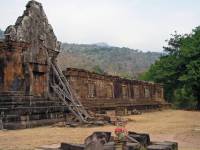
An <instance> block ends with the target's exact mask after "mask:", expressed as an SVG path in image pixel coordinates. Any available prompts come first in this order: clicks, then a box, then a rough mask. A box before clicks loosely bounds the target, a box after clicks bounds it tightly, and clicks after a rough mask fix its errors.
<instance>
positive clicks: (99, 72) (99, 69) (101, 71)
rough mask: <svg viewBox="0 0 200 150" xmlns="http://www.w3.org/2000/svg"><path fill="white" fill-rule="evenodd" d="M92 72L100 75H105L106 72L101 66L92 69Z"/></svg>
mask: <svg viewBox="0 0 200 150" xmlns="http://www.w3.org/2000/svg"><path fill="white" fill-rule="evenodd" d="M92 71H94V72H95V73H98V74H105V72H104V70H103V69H101V67H100V66H99V65H95V66H94V67H92Z"/></svg>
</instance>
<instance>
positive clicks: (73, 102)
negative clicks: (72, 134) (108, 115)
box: [51, 62, 90, 123]
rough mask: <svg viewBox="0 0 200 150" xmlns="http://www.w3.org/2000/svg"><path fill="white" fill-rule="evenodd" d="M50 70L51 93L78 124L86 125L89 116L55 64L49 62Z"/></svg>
mask: <svg viewBox="0 0 200 150" xmlns="http://www.w3.org/2000/svg"><path fill="white" fill-rule="evenodd" d="M51 68H52V71H53V82H52V83H51V87H52V89H53V91H54V92H55V93H56V95H57V96H58V97H59V99H60V100H62V101H63V103H64V104H65V105H66V106H67V107H68V109H69V111H71V112H72V113H73V114H74V115H75V116H76V118H77V119H78V120H79V121H80V122H83V123H87V122H88V119H89V118H90V116H89V114H88V113H87V111H86V110H85V108H84V106H83V105H82V104H81V102H80V101H79V100H78V99H77V98H76V96H75V93H74V91H73V90H72V88H71V87H70V85H69V82H68V81H67V79H66V78H65V76H64V75H63V73H62V71H61V70H60V69H59V67H58V66H57V64H56V63H52V62H51Z"/></svg>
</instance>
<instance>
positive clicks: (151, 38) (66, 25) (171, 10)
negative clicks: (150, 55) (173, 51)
mask: <svg viewBox="0 0 200 150" xmlns="http://www.w3.org/2000/svg"><path fill="white" fill-rule="evenodd" d="M38 1H39V2H41V3H42V5H43V7H44V10H45V12H46V15H47V17H48V19H49V23H50V24H51V25H52V26H53V29H54V32H55V34H56V36H57V38H58V40H59V41H61V42H67V43H78V44H92V43H98V42H105V43H108V44H109V45H112V46H119V47H129V48H133V49H139V50H142V51H156V52H161V51H162V50H163V48H162V47H163V46H164V45H166V42H165V40H167V39H169V38H170V34H172V33H174V31H177V32H178V33H181V34H183V33H190V32H191V30H192V29H193V28H195V27H196V26H198V25H200V9H199V6H200V0H38ZM27 2H28V0H0V4H1V5H0V14H1V15H0V29H2V30H5V29H6V27H7V26H8V25H11V24H14V23H15V21H16V19H17V17H18V16H20V15H22V13H23V10H24V9H25V5H26V3H27Z"/></svg>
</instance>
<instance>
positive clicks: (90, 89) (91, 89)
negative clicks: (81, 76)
mask: <svg viewBox="0 0 200 150" xmlns="http://www.w3.org/2000/svg"><path fill="white" fill-rule="evenodd" d="M88 97H89V98H94V97H96V87H95V84H94V83H89V84H88Z"/></svg>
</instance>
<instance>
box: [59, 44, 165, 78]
mask: <svg viewBox="0 0 200 150" xmlns="http://www.w3.org/2000/svg"><path fill="white" fill-rule="evenodd" d="M161 55H162V53H158V52H142V51H139V50H134V49H130V48H126V47H122V48H119V47H112V46H109V45H108V44H106V43H103V45H102V44H100V45H98V44H69V43H63V44H62V52H61V53H60V54H59V56H58V63H59V65H60V67H61V69H62V70H64V69H66V68H67V67H74V68H81V69H86V70H90V71H96V70H95V68H97V66H98V67H99V68H100V69H102V70H103V71H104V72H106V73H108V74H111V75H118V76H122V77H127V78H137V76H138V75H139V74H140V73H142V72H144V71H146V70H147V69H148V68H149V67H150V65H151V64H153V63H154V62H155V61H156V60H157V59H159V57H160V56H161Z"/></svg>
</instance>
